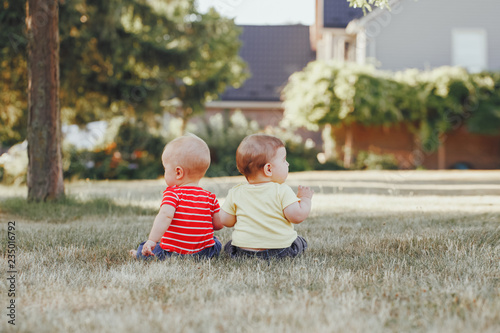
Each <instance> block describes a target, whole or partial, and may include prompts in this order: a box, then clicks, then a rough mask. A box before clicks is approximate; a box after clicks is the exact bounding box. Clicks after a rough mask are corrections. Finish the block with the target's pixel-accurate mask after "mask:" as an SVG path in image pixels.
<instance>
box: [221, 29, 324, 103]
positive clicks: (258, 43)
mask: <svg viewBox="0 0 500 333" xmlns="http://www.w3.org/2000/svg"><path fill="white" fill-rule="evenodd" d="M240 27H241V28H242V30H243V31H242V33H241V35H240V40H241V42H242V46H241V48H240V56H241V57H242V58H243V60H245V61H246V62H247V64H248V70H249V71H250V74H251V77H250V78H249V79H247V80H246V81H245V83H244V84H243V85H242V86H241V87H240V88H238V89H234V88H229V89H227V90H226V91H225V92H224V94H223V95H222V96H221V100H223V101H229V100H232V101H279V100H280V94H281V90H282V89H283V87H284V86H285V84H286V83H287V82H288V78H289V77H290V75H291V74H293V73H294V72H296V71H300V70H302V69H303V68H304V67H305V66H306V65H307V63H308V62H310V61H312V60H315V58H316V56H315V52H314V51H312V50H311V44H310V39H309V27H308V26H304V25H279V26H271V25H269V26H255V25H244V26H240Z"/></svg>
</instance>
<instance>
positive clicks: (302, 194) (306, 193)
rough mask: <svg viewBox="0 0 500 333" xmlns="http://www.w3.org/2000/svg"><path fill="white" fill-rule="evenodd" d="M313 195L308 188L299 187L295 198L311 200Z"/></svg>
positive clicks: (312, 191)
mask: <svg viewBox="0 0 500 333" xmlns="http://www.w3.org/2000/svg"><path fill="white" fill-rule="evenodd" d="M313 194H314V190H313V189H312V188H310V187H309V186H302V185H299V190H298V191H297V197H298V198H299V199H303V198H308V199H311V198H312V196H313Z"/></svg>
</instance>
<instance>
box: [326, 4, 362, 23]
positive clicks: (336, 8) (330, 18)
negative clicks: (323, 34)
mask: <svg viewBox="0 0 500 333" xmlns="http://www.w3.org/2000/svg"><path fill="white" fill-rule="evenodd" d="M323 6H324V8H323V26H324V27H325V28H345V27H346V26H347V24H348V23H349V22H351V21H352V20H354V19H357V18H360V17H362V16H363V9H361V8H353V7H349V2H347V0H324V4H323Z"/></svg>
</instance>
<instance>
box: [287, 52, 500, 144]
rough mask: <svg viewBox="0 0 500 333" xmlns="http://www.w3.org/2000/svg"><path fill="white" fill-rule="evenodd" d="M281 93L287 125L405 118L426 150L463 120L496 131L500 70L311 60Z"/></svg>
mask: <svg viewBox="0 0 500 333" xmlns="http://www.w3.org/2000/svg"><path fill="white" fill-rule="evenodd" d="M283 99H284V101H285V115H284V118H285V119H284V121H285V123H286V124H287V125H288V126H292V127H296V128H297V127H301V126H305V127H307V128H309V129H311V130H318V129H319V128H320V127H321V126H322V125H325V124H330V125H333V126H338V125H341V124H344V125H349V124H352V123H358V124H361V125H366V126H378V125H383V126H385V127H389V126H391V125H396V124H400V123H405V124H407V125H408V127H409V128H410V129H411V130H412V131H413V132H414V133H415V134H416V135H417V136H418V137H419V139H420V142H421V145H422V149H423V150H424V151H427V152H432V151H435V150H437V148H438V146H439V142H440V140H439V136H440V135H442V134H444V133H446V132H448V131H451V130H453V129H457V128H458V127H459V126H461V125H465V126H466V127H467V129H468V130H469V131H470V132H472V133H478V134H491V135H497V134H500V109H499V105H500V103H499V102H500V74H499V73H486V72H484V73H477V74H470V73H468V72H467V71H466V70H465V69H463V68H459V67H439V68H436V69H433V70H430V71H419V70H416V69H409V70H406V71H402V72H396V73H392V72H386V71H380V70H377V69H376V68H375V67H374V66H371V65H359V64H355V63H336V62H321V61H315V62H311V63H309V64H308V66H307V67H306V68H305V69H304V70H303V71H301V72H297V73H294V74H293V75H292V76H291V78H290V80H289V82H288V84H287V86H286V87H285V89H284V90H283Z"/></svg>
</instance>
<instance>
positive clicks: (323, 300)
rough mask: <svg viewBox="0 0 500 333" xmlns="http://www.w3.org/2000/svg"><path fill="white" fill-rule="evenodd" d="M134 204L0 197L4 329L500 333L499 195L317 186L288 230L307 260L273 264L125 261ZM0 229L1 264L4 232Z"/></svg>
mask: <svg viewBox="0 0 500 333" xmlns="http://www.w3.org/2000/svg"><path fill="white" fill-rule="evenodd" d="M303 183H307V181H303ZM121 191H123V188H122V189H121ZM141 200H142V199H140V198H138V199H137V200H135V199H134V198H133V197H131V198H130V199H129V204H130V207H129V208H128V210H127V211H126V213H124V211H123V210H122V209H123V204H122V203H120V204H116V203H114V201H106V200H101V199H99V200H90V201H86V202H82V201H78V200H76V199H75V200H72V201H71V200H70V202H69V203H67V204H64V205H61V206H57V205H55V206H52V208H50V207H49V208H46V207H42V206H43V205H41V206H40V207H37V209H35V208H33V211H34V212H31V213H27V211H28V210H31V209H32V208H28V206H29V205H26V204H23V201H22V200H20V199H9V200H5V201H2V202H0V207H2V212H3V213H2V225H3V226H4V225H6V222H7V221H9V220H10V221H13V220H15V221H16V231H15V232H16V245H17V253H16V266H17V270H18V271H19V273H18V275H17V281H16V283H17V285H16V288H17V295H16V305H17V318H16V327H15V329H13V327H11V326H10V325H8V324H7V319H8V318H7V317H6V316H5V315H2V320H1V322H0V331H2V332H4V331H5V332H10V331H18V332H33V331H37V332H68V331H71V332H117V331H122V332H138V331H168V332H497V331H499V330H500V227H499V226H500V223H499V222H500V198H499V197H498V196H494V195H490V196H466V195H465V196H434V195H422V196H418V197H411V196H402V195H399V196H394V195H393V196H391V195H374V194H365V195H360V194H322V193H316V194H315V197H314V198H313V212H312V214H311V217H310V218H309V219H308V220H307V221H305V222H304V223H302V224H300V225H298V226H297V228H296V229H297V231H298V232H299V234H300V235H302V236H304V237H305V238H306V239H307V240H308V243H309V248H308V250H307V251H306V253H305V255H303V256H301V257H299V258H296V259H294V260H290V259H288V260H283V261H275V260H272V261H270V262H266V261H259V260H245V261H234V260H231V259H229V258H228V257H227V256H225V255H222V256H221V257H219V258H217V259H214V260H211V261H196V260H193V259H191V258H171V259H167V260H166V261H165V262H152V263H142V262H137V261H135V260H132V259H130V258H129V257H128V254H127V251H128V250H129V249H131V248H134V247H136V246H137V245H138V243H139V242H140V241H142V240H144V239H145V237H147V234H148V232H149V229H150V227H151V225H152V222H153V218H154V214H155V213H154V209H153V210H151V209H150V210H149V211H147V210H146V211H143V210H142V209H141V208H140V207H142V206H143V205H142V203H141ZM221 201H223V199H221ZM102 202H107V203H106V204H105V203H102ZM51 205H52V204H51ZM148 205H149V203H148ZM148 205H145V206H148ZM66 206H67V207H66ZM33 207H35V206H33ZM134 207H135V208H134ZM59 210H66V212H65V213H64V214H62V213H60V212H58V211H59ZM40 211H43V213H40ZM37 212H38V213H39V214H37ZM38 217H41V218H38ZM65 217H66V218H65ZM52 221H58V223H53V222H52ZM4 222H5V223H4ZM217 235H218V236H219V237H220V238H221V239H222V241H223V242H225V241H227V240H229V239H230V235H231V230H230V229H224V230H222V231H219V232H217ZM0 236H1V248H0V250H1V251H2V252H1V262H0V265H1V267H2V270H3V269H4V268H5V267H7V255H6V252H5V251H6V248H7V231H6V227H3V228H2V230H1V235H0ZM1 283H2V285H5V283H6V281H5V279H4V278H3V277H2V282H1ZM5 290H6V289H5V288H3V289H2V295H1V296H0V300H1V302H2V308H4V309H5V307H6V306H4V304H7V303H6V302H7V301H8V297H7V295H6V292H5ZM4 312H6V310H4ZM6 318H7V319H6Z"/></svg>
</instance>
